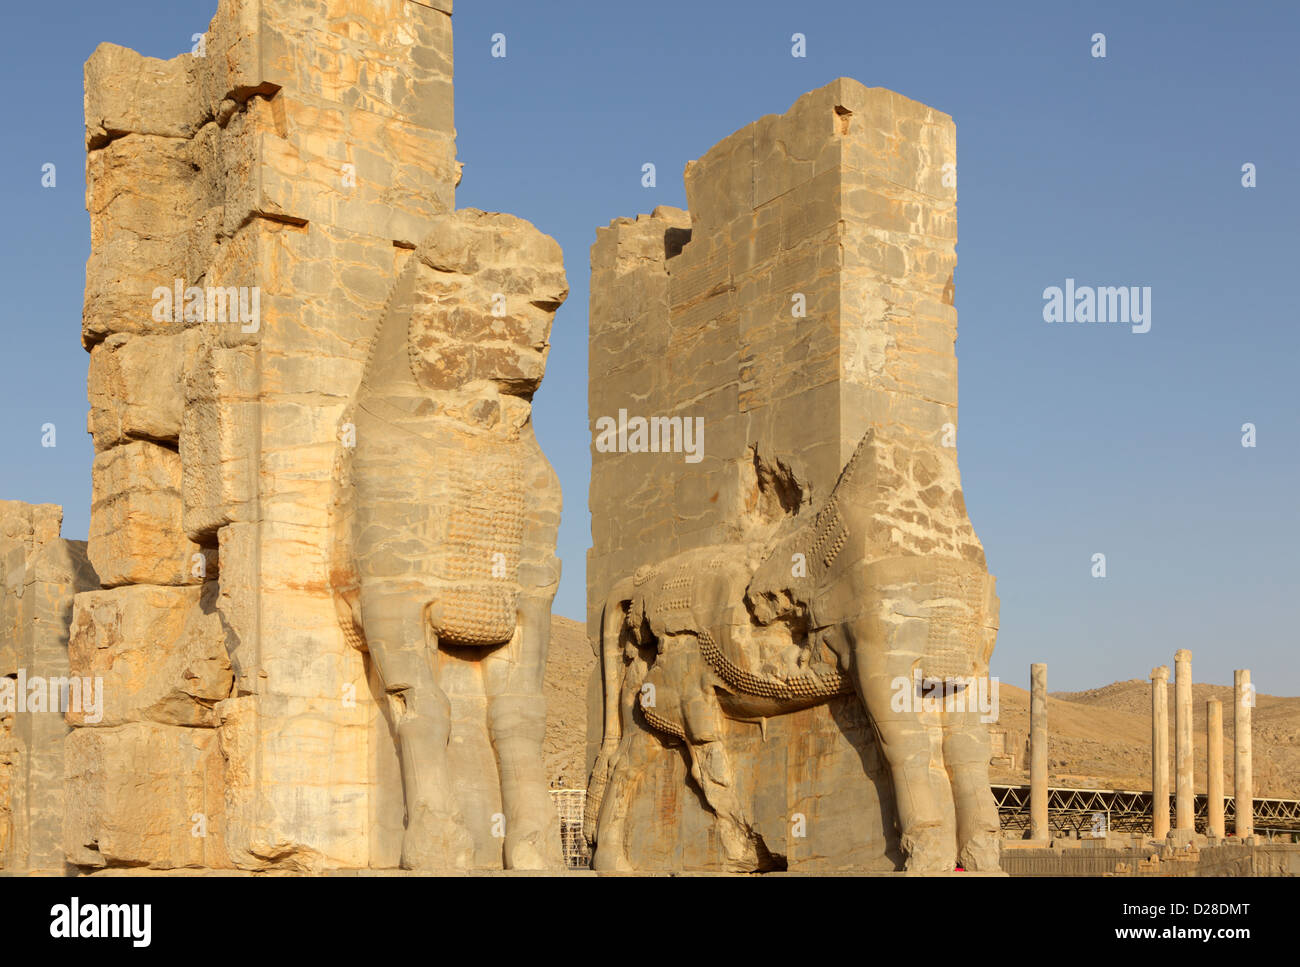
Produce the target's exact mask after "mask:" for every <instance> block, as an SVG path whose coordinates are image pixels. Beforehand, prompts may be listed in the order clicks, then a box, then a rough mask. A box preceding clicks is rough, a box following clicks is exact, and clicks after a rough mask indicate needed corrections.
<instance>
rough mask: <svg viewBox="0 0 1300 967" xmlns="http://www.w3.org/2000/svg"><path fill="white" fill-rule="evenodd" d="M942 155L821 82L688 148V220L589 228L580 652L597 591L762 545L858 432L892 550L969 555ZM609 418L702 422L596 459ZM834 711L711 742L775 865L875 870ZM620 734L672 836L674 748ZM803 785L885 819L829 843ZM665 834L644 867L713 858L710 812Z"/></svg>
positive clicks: (865, 94)
mask: <svg viewBox="0 0 1300 967" xmlns="http://www.w3.org/2000/svg"><path fill="white" fill-rule="evenodd" d="M955 164H956V135H955V128H954V125H953V122H952V119H951V118H949V117H948V116H947V115H945V114H942V113H941V112H939V111H936V110H934V109H932V108H929V107H926V106H925V105H922V104H919V103H917V102H915V101H912V100H909V99H908V98H906V97H903V96H901V95H898V94H895V93H893V92H891V91H887V90H884V89H880V88H866V87H864V86H863V85H861V84H859V83H858V82H856V81H853V80H849V79H840V80H837V81H834V82H832V83H831V84H829V85H827V86H825V87H823V88H820V89H818V90H816V91H813V92H811V93H809V94H806V95H804V96H803V97H801V98H799V100H798V101H797V102H796V103H795V104H794V105H793V106H792V107H791V108H790V110H789V111H787V112H786V113H785V114H783V115H769V116H767V117H764V118H761V119H759V120H758V121H755V122H754V123H752V124H750V125H747V126H746V127H744V128H742V129H741V130H739V131H737V132H736V133H734V134H732V135H731V136H730V137H728V138H726V139H724V140H723V141H722V142H720V143H719V144H718V145H716V146H715V147H714V148H712V149H711V150H710V151H709V152H708V153H707V154H706V155H705V156H704V157H703V158H701V159H700V160H698V161H693V162H691V163H689V164H688V165H687V167H686V172H685V180H686V193H687V199H688V204H689V213H688V212H684V211H681V210H678V209H672V208H658V209H656V210H655V211H654V212H653V213H652V214H651V215H649V216H646V215H641V216H638V217H637V218H636V219H629V218H622V219H617V220H616V221H614V222H613V223H611V225H610V226H609V227H607V228H603V229H600V230H598V232H597V238H596V243H595V244H594V245H593V246H592V252H591V264H592V282H591V309H590V351H589V417H590V419H591V421H592V432H593V450H592V478H591V490H590V508H591V514H592V548H591V550H590V552H589V554H588V561H587V582H588V587H587V601H588V632H589V636H590V638H591V639H592V641H593V643H594V642H595V641H596V640H597V637H598V635H599V629H600V610H601V607H602V605H603V603H604V599H605V595H606V594H607V593H608V591H609V590H610V589H611V588H612V587H613V585H614V584H615V582H617V581H618V580H620V579H622V578H625V577H627V576H629V575H632V574H633V573H635V572H636V570H637V569H638V568H639V567H642V566H643V565H649V564H653V563H656V562H658V561H662V560H664V559H666V558H667V557H669V556H670V555H673V554H676V553H678V552H681V551H684V550H689V549H692V548H697V547H702V546H706V545H711V544H722V543H732V542H740V541H746V540H755V539H759V540H761V539H763V538H764V536H765V535H766V534H768V533H771V530H772V528H774V527H775V526H776V524H777V523H778V522H779V521H780V520H781V519H783V518H787V517H789V516H790V515H794V514H798V513H800V512H807V511H808V510H809V509H810V508H816V507H817V506H819V502H820V501H821V500H823V499H824V498H825V497H826V495H827V494H828V493H829V491H830V490H831V488H832V486H833V485H834V483H835V481H836V479H837V478H838V476H839V474H840V471H841V470H842V468H843V467H844V466H845V464H846V462H847V461H848V459H849V457H850V456H851V455H852V453H853V452H854V450H855V448H856V447H857V445H858V443H859V441H861V440H862V438H863V436H864V434H865V433H866V432H867V431H868V430H869V429H874V430H875V432H876V437H875V441H876V442H875V445H874V446H873V447H872V448H871V452H870V454H869V459H870V460H871V463H872V470H873V474H874V478H873V479H876V480H878V481H879V484H880V485H879V487H878V488H877V491H876V492H875V494H874V495H873V499H872V508H873V515H872V516H873V523H872V528H873V532H872V534H871V537H872V540H873V541H874V542H876V543H878V544H879V545H881V546H882V547H889V548H892V549H894V550H896V551H897V553H899V554H903V555H939V556H945V557H950V558H955V559H960V560H968V561H972V562H975V563H977V564H980V565H982V564H983V550H982V547H981V546H980V543H979V540H978V538H977V537H976V536H975V533H974V531H973V529H972V528H971V525H970V522H969V520H968V519H967V517H966V512H965V505H964V503H963V501H962V495H961V485H960V477H959V474H958V471H957V458H956V449H955V443H956V423H957V408H956V404H957V368H956V354H955V351H954V342H955V339H956V334H957V329H956V322H957V317H956V311H955V309H954V308H953V301H954V291H953V271H954V268H955V265H956V253H955V246H956V239H957V235H956V187H955ZM621 417H625V418H626V421H627V422H628V423H630V422H631V420H632V419H633V418H635V417H642V418H646V419H649V418H652V417H668V418H672V417H681V418H683V419H692V418H698V419H701V420H702V424H703V445H702V449H701V452H700V453H699V454H698V459H696V458H695V457H692V459H687V455H686V454H685V453H680V452H652V451H653V445H652V444H651V445H650V446H646V447H643V448H642V450H643V452H636V450H637V444H638V442H639V441H638V440H637V439H636V437H635V436H634V433H633V432H628V433H627V435H626V437H623V436H620V440H619V447H618V451H617V452H606V450H607V448H602V447H600V446H597V443H596V441H597V440H598V439H599V436H598V430H599V429H600V426H599V422H598V421H601V420H602V419H610V420H615V421H620V419H621ZM620 426H621V423H620ZM660 444H661V446H660V447H659V449H660V450H662V449H663V447H662V441H660ZM647 450H648V451H651V452H645V451H647ZM990 644H991V642H990ZM597 674H598V673H597ZM589 694H590V696H591V708H590V709H589V712H588V722H589V723H591V731H590V732H589V743H588V745H589V764H590V761H591V760H592V759H594V755H595V749H596V745H597V743H598V742H599V736H600V728H601V722H602V716H601V713H600V710H599V709H600V701H601V687H600V684H599V682H598V681H596V680H593V684H592V688H591V689H590V692H589ZM838 702H839V700H837V701H836V702H833V703H830V704H827V705H823V706H819V707H817V708H814V709H810V710H807V711H805V712H801V713H797V714H796V715H792V716H784V717H782V718H781V719H780V720H772V721H770V722H769V723H767V732H766V738H763V737H761V736H760V735H759V734H758V726H756V725H749V724H745V723H738V722H732V721H729V722H727V723H726V729H727V730H728V737H727V740H726V741H727V743H728V747H729V750H732V749H737V750H738V749H740V748H742V747H743V748H744V751H743V752H737V753H736V754H734V755H732V757H731V758H732V761H733V762H738V763H747V764H748V765H747V767H746V766H743V767H742V770H741V771H742V772H743V770H744V768H748V770H749V772H748V775H742V776H741V777H740V778H739V779H738V782H740V783H741V785H742V786H743V787H744V790H745V791H744V795H745V797H746V799H745V801H746V809H747V810H748V812H747V815H758V816H764V815H766V816H769V817H780V823H775V822H773V821H771V820H770V819H769V821H768V822H767V823H766V829H764V830H763V831H762V835H763V838H764V841H765V842H767V844H768V848H769V850H771V852H772V853H773V854H774V855H775V854H780V858H779V859H777V860H776V861H775V862H776V863H777V864H778V865H779V864H780V863H781V862H788V863H790V864H791V868H803V869H823V868H859V869H861V868H886V869H888V868H892V865H893V864H894V863H895V861H896V858H897V844H896V834H895V833H894V832H893V829H892V807H891V805H890V802H889V800H890V795H891V794H890V792H889V780H888V778H887V773H885V772H883V771H882V769H881V767H880V764H879V758H878V755H877V752H876V749H875V743H874V740H873V739H872V737H871V736H870V733H869V730H859V731H856V732H855V731H854V730H853V729H852V728H851V727H847V726H845V725H844V724H843V721H844V719H845V714H846V713H845V711H844V708H842V707H840V705H842V704H843V703H839V704H837V703H838ZM796 718H797V719H799V721H798V723H797V724H796V723H795V722H794V720H795V719H796ZM837 719H839V720H840V721H837ZM845 736H850V737H852V738H851V740H850V741H848V742H846V741H845V740H844V737H845ZM796 738H798V739H800V740H801V743H802V747H801V749H800V751H798V752H794V751H789V750H788V749H787V751H783V753H782V756H783V762H782V764H781V765H779V766H775V765H773V764H772V763H771V762H769V761H768V758H770V756H769V755H768V752H767V751H765V750H769V749H771V748H774V747H782V748H786V747H788V746H789V743H790V742H791V741H793V740H794V739H796ZM639 741H640V742H641V745H642V746H643V748H642V749H641V751H640V752H639V753H637V754H639V755H643V756H644V758H645V762H644V769H643V772H644V788H645V789H646V790H658V791H655V792H646V793H645V795H646V796H647V799H646V803H648V805H646V807H645V808H647V809H649V810H650V811H651V813H654V814H655V815H656V816H658V820H657V822H656V823H655V824H654V825H655V827H656V828H659V829H663V830H665V831H666V832H665V833H664V834H663V835H664V837H670V836H673V835H676V834H675V833H673V829H674V823H675V822H677V821H679V819H680V818H681V817H689V816H690V815H691V814H692V812H700V811H701V810H700V807H698V805H695V804H692V803H691V802H690V801H689V800H690V797H691V796H692V795H693V794H692V793H690V792H687V791H685V790H678V791H676V792H673V793H672V795H673V796H677V797H679V798H678V799H672V798H667V797H669V795H670V794H669V792H667V791H666V790H677V787H678V786H680V785H681V783H682V782H683V781H684V779H683V776H684V772H683V768H684V766H683V764H682V760H681V753H680V752H679V751H678V750H675V749H672V748H670V747H666V746H664V745H663V744H662V743H661V742H660V741H659V740H658V739H656V738H653V737H651V736H649V735H648V734H647V735H645V736H643V737H640V739H639ZM812 762H816V763H818V764H819V768H821V769H823V770H824V775H823V777H822V780H821V781H819V782H816V783H813V784H812V785H811V786H810V787H809V788H810V790H811V791H810V792H805V793H800V792H799V785H798V782H799V780H798V776H799V775H800V774H802V773H806V771H807V769H808V768H809V763H812ZM833 776H839V777H840V778H839V779H837V780H835V781H832V780H831V778H830V777H833ZM820 796H830V797H833V799H834V800H835V802H827V803H824V804H817V805H816V808H817V809H824V810H828V811H829V812H831V813H837V814H840V815H843V816H847V815H849V813H850V812H851V811H848V810H843V809H841V808H840V807H839V806H837V805H836V803H840V804H843V803H845V802H848V801H855V802H856V803H857V806H858V807H865V808H868V809H870V810H874V811H875V813H876V815H877V816H883V817H884V818H883V821H877V826H876V828H875V829H874V831H872V833H871V837H868V839H869V845H868V846H866V847H864V846H863V845H862V840H861V839H858V838H857V836H858V835H859V834H861V832H862V831H859V832H858V833H855V834H849V835H841V834H846V833H847V830H848V827H847V826H843V825H841V826H840V827H839V828H838V829H837V830H836V835H835V836H831V837H828V840H827V842H828V844H830V845H827V846H826V847H825V848H824V849H823V848H821V847H818V846H810V845H809V844H808V843H807V842H806V841H802V842H801V841H796V840H795V839H794V838H792V837H791V835H790V834H789V824H790V822H791V819H790V817H791V816H793V815H794V814H796V813H802V814H804V815H807V814H809V813H810V812H811V811H814V810H813V809H812V808H810V806H809V803H810V801H815V800H817V798H818V797H820ZM680 797H685V800H686V801H681V800H680ZM656 810H657V812H656ZM782 824H784V826H783V825H782ZM825 825H826V824H822V826H823V827H825ZM681 835H682V842H683V843H684V844H685V845H681V844H671V848H670V845H668V844H667V842H666V840H665V841H664V842H651V843H649V844H648V845H647V846H646V847H645V850H644V852H645V857H644V860H645V862H646V865H647V868H660V867H663V868H680V867H682V866H687V867H691V866H694V867H708V866H709V865H710V864H713V863H716V850H715V848H714V845H711V844H710V843H709V841H708V836H709V833H708V825H707V823H694V822H687V823H686V824H685V825H684V827H683V831H682V834H681ZM872 837H874V838H872ZM634 848H635V847H634ZM850 849H852V850H854V851H855V852H854V854H853V855H849V853H848V852H847V851H848V850H850ZM674 850H676V851H677V852H676V854H675V855H670V854H673V851H674ZM684 854H686V856H685V858H684Z"/></svg>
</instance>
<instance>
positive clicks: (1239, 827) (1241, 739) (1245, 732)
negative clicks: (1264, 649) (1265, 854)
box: [1232, 668, 1255, 839]
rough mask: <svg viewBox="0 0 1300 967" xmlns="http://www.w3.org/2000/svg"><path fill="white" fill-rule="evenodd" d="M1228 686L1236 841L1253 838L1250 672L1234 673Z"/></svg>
mask: <svg viewBox="0 0 1300 967" xmlns="http://www.w3.org/2000/svg"><path fill="white" fill-rule="evenodd" d="M1232 683H1233V701H1232V707H1233V713H1232V719H1233V746H1234V752H1235V760H1236V762H1235V765H1236V770H1235V775H1234V776H1233V785H1232V794H1233V799H1234V802H1235V803H1236V809H1237V819H1236V823H1235V827H1236V831H1237V837H1238V838H1239V839H1245V838H1246V837H1247V836H1254V835H1255V782H1254V778H1253V776H1252V773H1251V758H1250V710H1251V709H1252V708H1254V707H1255V689H1254V688H1253V687H1251V684H1250V669H1249V668H1239V669H1237V670H1236V671H1234V672H1233V673H1232Z"/></svg>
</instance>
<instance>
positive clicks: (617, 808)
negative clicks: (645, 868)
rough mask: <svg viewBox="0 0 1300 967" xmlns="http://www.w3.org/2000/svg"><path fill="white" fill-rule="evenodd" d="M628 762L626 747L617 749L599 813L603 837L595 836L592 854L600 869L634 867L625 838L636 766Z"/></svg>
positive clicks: (629, 869)
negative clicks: (629, 859) (630, 765)
mask: <svg viewBox="0 0 1300 967" xmlns="http://www.w3.org/2000/svg"><path fill="white" fill-rule="evenodd" d="M633 735H634V733H629V734H628V735H627V736H626V737H625V738H624V740H623V741H624V745H626V743H628V742H630V741H631V740H632V738H633ZM627 763H628V757H627V750H626V748H622V749H620V750H619V751H618V752H617V753H615V755H614V758H613V759H612V761H611V762H610V763H609V771H608V773H607V775H608V779H607V780H606V782H605V791H604V795H603V796H602V797H601V801H600V815H598V816H597V817H596V824H597V827H598V828H599V830H600V837H599V838H598V839H597V840H596V846H595V850H594V851H593V853H592V856H591V868H592V869H593V870H596V871H598V872H604V873H609V872H617V873H630V872H632V870H633V867H632V864H631V862H629V861H628V858H627V847H626V846H625V844H624V842H623V835H624V832H625V831H626V827H627V812H628V804H629V802H630V799H631V793H632V785H633V783H634V781H635V778H636V777H635V773H634V770H631V769H629V768H628V767H627Z"/></svg>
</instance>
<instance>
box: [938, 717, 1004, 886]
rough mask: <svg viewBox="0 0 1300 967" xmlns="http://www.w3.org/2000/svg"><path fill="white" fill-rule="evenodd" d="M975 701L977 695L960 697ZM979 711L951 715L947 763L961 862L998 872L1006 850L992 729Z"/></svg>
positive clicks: (970, 867)
mask: <svg viewBox="0 0 1300 967" xmlns="http://www.w3.org/2000/svg"><path fill="white" fill-rule="evenodd" d="M958 698H964V699H965V700H966V701H968V702H969V701H973V699H974V697H973V696H969V695H967V696H958ZM979 718H980V713H979V712H978V711H969V710H968V711H965V712H961V713H952V714H951V715H950V722H951V724H950V727H949V728H948V729H946V730H945V734H944V740H943V760H944V764H945V765H946V766H947V768H948V774H949V776H950V777H951V780H952V796H953V805H954V807H955V810H956V814H957V860H958V862H959V863H961V865H962V867H963V868H965V869H968V870H997V869H999V868H1000V857H1001V851H1002V838H1001V825H1000V823H999V821H998V807H997V802H996V801H995V800H994V798H993V790H992V789H991V788H990V787H989V756H990V755H991V754H992V750H991V749H990V746H989V733H988V726H987V724H985V723H982V722H980V720H979Z"/></svg>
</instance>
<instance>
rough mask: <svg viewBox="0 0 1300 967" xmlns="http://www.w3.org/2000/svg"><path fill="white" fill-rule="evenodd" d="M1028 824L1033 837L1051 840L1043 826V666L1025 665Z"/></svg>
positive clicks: (1044, 714) (1044, 724) (1047, 830)
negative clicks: (1027, 668) (1026, 687)
mask: <svg viewBox="0 0 1300 967" xmlns="http://www.w3.org/2000/svg"><path fill="white" fill-rule="evenodd" d="M1029 679H1030V695H1029V826H1030V834H1031V836H1032V837H1033V838H1034V839H1035V840H1045V839H1051V838H1052V834H1051V831H1050V830H1049V829H1048V826H1047V666H1046V665H1044V664H1041V663H1040V664H1034V665H1030V666H1029Z"/></svg>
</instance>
